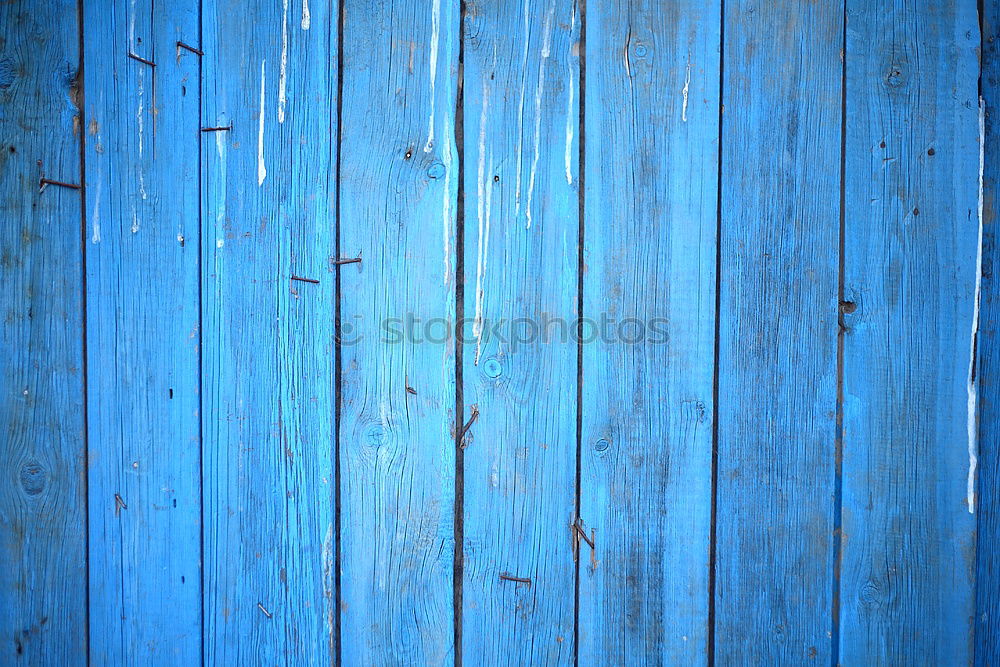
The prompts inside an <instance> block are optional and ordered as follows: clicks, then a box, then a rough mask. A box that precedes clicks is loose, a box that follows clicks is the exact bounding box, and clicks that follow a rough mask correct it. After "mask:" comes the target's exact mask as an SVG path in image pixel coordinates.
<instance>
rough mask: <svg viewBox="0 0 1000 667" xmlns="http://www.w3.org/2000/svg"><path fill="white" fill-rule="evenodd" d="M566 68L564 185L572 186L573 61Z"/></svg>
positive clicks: (572, 28) (573, 28) (572, 36)
mask: <svg viewBox="0 0 1000 667" xmlns="http://www.w3.org/2000/svg"><path fill="white" fill-rule="evenodd" d="M569 34H570V41H572V40H573V39H575V38H576V10H575V9H574V10H573V18H572V19H571V21H570V27H569ZM572 50H573V46H572V45H570V53H572ZM567 66H568V67H569V99H568V100H567V102H566V184H567V185H573V128H574V127H575V124H574V122H573V120H574V116H575V114H574V113H573V96H574V93H575V92H576V79H575V78H574V76H573V75H574V74H575V72H576V71H575V69H574V68H573V59H572V58H568V59H567Z"/></svg>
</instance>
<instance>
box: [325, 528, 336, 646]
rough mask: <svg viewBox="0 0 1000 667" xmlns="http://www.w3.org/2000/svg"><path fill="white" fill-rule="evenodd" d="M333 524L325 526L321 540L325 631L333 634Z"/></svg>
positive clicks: (334, 601) (334, 602) (334, 603)
mask: <svg viewBox="0 0 1000 667" xmlns="http://www.w3.org/2000/svg"><path fill="white" fill-rule="evenodd" d="M333 565H334V553H333V523H328V524H327V525H326V536H325V537H324V538H323V597H325V598H326V629H327V632H329V633H331V636H332V633H333V618H334V616H333V614H334V606H335V605H336V603H337V601H336V600H334V590H333V588H334V582H333Z"/></svg>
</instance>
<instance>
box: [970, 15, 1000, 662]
mask: <svg viewBox="0 0 1000 667" xmlns="http://www.w3.org/2000/svg"><path fill="white" fill-rule="evenodd" d="M982 10H983V13H982V15H981V17H980V18H981V21H982V23H981V26H982V50H983V51H982V73H981V79H980V81H981V85H982V87H981V94H982V100H981V103H982V105H983V116H982V123H983V125H982V127H981V130H982V132H983V136H982V137H981V140H983V144H982V147H981V148H982V151H983V153H982V155H983V164H982V165H981V167H982V181H981V183H980V185H981V187H982V189H983V190H982V200H981V202H980V205H981V209H980V214H981V216H982V219H981V221H982V234H983V237H982V253H983V255H982V266H981V290H980V294H979V298H980V310H979V336H978V339H977V349H978V355H979V356H978V360H977V366H976V380H977V382H978V387H977V389H978V393H977V398H978V401H979V405H978V408H979V414H978V433H979V438H978V445H979V447H978V459H979V461H978V466H977V475H978V483H977V487H976V521H977V531H976V545H977V551H976V616H975V617H976V627H975V656H974V657H975V664H976V665H983V666H985V665H991V664H993V663H994V662H996V660H997V657H998V656H1000V595H998V592H1000V559H997V557H996V554H997V549H998V545H1000V447H998V445H1000V401H998V400H997V399H998V398H1000V393H998V387H1000V338H998V336H1000V330H998V327H1000V285H998V283H997V275H996V273H995V271H996V270H997V269H998V268H1000V239H998V237H997V220H996V211H997V204H998V202H997V187H998V184H1000V41H998V39H1000V1H998V0H986V1H985V2H983V4H982Z"/></svg>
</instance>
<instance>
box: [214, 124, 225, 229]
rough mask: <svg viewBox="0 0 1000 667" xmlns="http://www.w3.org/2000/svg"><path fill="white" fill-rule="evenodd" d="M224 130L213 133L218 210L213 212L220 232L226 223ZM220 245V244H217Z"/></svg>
mask: <svg viewBox="0 0 1000 667" xmlns="http://www.w3.org/2000/svg"><path fill="white" fill-rule="evenodd" d="M224 134H226V133H225V132H216V133H215V151H216V153H218V155H219V193H220V196H219V203H218V207H219V210H218V212H217V213H216V214H215V226H216V228H217V229H218V230H219V231H220V232H221V230H222V229H223V226H224V225H225V223H226V172H227V169H226V141H225V139H223V135H224ZM219 247H221V246H219Z"/></svg>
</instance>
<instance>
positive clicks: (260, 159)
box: [257, 60, 267, 187]
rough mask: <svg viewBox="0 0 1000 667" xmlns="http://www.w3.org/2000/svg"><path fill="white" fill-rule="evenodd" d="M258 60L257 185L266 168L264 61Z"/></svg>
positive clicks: (260, 181)
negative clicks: (258, 126)
mask: <svg viewBox="0 0 1000 667" xmlns="http://www.w3.org/2000/svg"><path fill="white" fill-rule="evenodd" d="M266 62H267V60H261V61H260V128H259V129H258V131H257V187H260V186H261V185H263V184H264V179H265V178H266V177H267V169H266V168H265V167H264V63H266Z"/></svg>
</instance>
